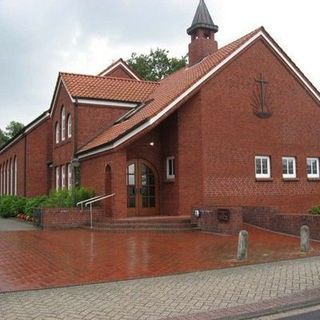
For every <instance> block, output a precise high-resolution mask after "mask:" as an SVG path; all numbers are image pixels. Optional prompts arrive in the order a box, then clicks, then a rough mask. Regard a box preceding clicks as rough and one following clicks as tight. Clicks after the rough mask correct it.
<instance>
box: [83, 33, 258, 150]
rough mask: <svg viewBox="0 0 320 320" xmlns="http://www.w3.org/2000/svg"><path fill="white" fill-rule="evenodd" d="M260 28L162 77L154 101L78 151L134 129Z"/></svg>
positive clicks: (104, 143)
mask: <svg viewBox="0 0 320 320" xmlns="http://www.w3.org/2000/svg"><path fill="white" fill-rule="evenodd" d="M261 30H263V28H259V29H257V30H255V31H253V32H251V33H249V34H247V35H246V36H244V37H242V38H240V39H238V40H236V41H234V42H232V43H230V44H229V45H227V46H225V47H223V48H221V49H219V50H218V51H217V52H215V53H213V54H212V55H210V56H208V57H206V58H205V59H203V60H202V61H201V62H199V63H198V64H196V65H194V66H191V67H185V68H183V69H181V70H179V71H177V72H176V73H174V74H172V75H170V76H168V77H166V78H164V79H163V80H161V81H160V85H159V86H157V87H156V89H155V90H154V91H153V92H152V93H151V94H150V96H149V99H153V100H152V101H151V102H150V103H149V104H147V105H146V106H145V107H144V108H141V109H140V110H139V111H138V112H137V113H135V114H134V115H132V116H131V117H130V118H129V119H128V120H126V121H123V122H120V123H117V124H114V125H113V126H112V127H110V128H109V129H107V130H106V131H105V132H104V133H102V134H100V135H99V136H97V137H96V138H94V139H93V140H92V141H90V142H89V143H88V144H87V145H86V146H84V147H83V148H82V149H81V150H80V151H79V153H82V152H85V151H88V150H90V149H94V148H97V147H100V146H103V145H106V144H108V143H111V142H114V141H115V140H117V139H118V138H120V137H121V136H123V135H124V134H125V133H128V132H130V131H131V130H132V129H133V128H136V127H137V126H138V125H139V124H142V123H143V122H144V121H146V120H148V119H150V118H151V117H153V116H155V115H157V114H158V113H159V112H160V111H162V110H163V109H164V108H165V107H167V106H168V105H169V104H170V103H171V102H173V101H174V100H175V99H176V98H177V97H179V96H180V95H181V94H183V93H184V92H185V91H186V90H188V89H189V88H190V87H191V86H192V85H193V84H195V83H196V82H197V81H198V80H200V79H201V78H202V77H203V76H205V75H206V74H207V73H208V72H209V71H210V70H212V69H213V68H214V67H216V66H217V65H218V64H219V63H221V62H222V61H224V60H225V59H226V58H228V57H229V56H230V55H231V54H232V53H233V52H235V51H236V50H237V49H238V48H240V47H241V45H243V44H245V43H246V42H247V41H248V40H250V39H251V38H252V37H253V36H254V35H256V34H257V33H258V32H259V31H261Z"/></svg>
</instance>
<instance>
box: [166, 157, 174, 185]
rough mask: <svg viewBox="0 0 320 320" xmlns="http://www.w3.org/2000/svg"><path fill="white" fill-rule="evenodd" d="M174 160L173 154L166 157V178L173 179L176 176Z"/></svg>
mask: <svg viewBox="0 0 320 320" xmlns="http://www.w3.org/2000/svg"><path fill="white" fill-rule="evenodd" d="M175 162H176V161H175V157H174V156H170V157H167V160H166V172H167V179H168V180H173V179H175V178H176V168H175ZM170 169H171V170H170ZM170 171H171V172H170Z"/></svg>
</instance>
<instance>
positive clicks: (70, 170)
mask: <svg viewBox="0 0 320 320" xmlns="http://www.w3.org/2000/svg"><path fill="white" fill-rule="evenodd" d="M68 189H69V190H71V189H72V167H71V164H70V163H69V164H68Z"/></svg>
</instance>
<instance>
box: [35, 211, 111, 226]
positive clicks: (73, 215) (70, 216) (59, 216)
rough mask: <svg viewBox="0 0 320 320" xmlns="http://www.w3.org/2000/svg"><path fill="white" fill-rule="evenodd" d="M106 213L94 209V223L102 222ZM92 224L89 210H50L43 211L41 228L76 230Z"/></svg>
mask: <svg viewBox="0 0 320 320" xmlns="http://www.w3.org/2000/svg"><path fill="white" fill-rule="evenodd" d="M104 216H105V213H104V211H103V210H102V209H100V208H94V209H93V212H92V220H93V221H96V222H98V221H101V220H102V219H103V218H104ZM89 224H90V211H89V209H86V210H83V211H81V210H80V209H79V208H48V209H42V210H41V225H40V226H41V227H42V228H44V229H47V228H59V229H60V228H76V227H80V226H84V225H89Z"/></svg>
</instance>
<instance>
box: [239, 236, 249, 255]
mask: <svg viewBox="0 0 320 320" xmlns="http://www.w3.org/2000/svg"><path fill="white" fill-rule="evenodd" d="M248 238H249V234H248V231H246V230H241V231H240V232H239V240H238V253H237V259H238V260H245V259H247V257H248Z"/></svg>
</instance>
